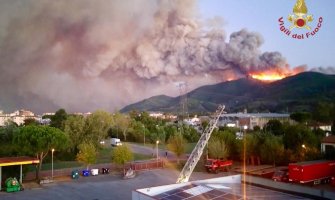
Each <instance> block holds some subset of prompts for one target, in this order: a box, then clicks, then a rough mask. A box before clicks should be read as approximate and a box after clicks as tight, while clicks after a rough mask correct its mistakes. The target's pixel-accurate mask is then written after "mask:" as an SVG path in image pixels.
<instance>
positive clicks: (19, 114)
mask: <svg viewBox="0 0 335 200" xmlns="http://www.w3.org/2000/svg"><path fill="white" fill-rule="evenodd" d="M25 119H35V120H36V121H40V120H41V117H39V116H35V114H34V113H33V112H31V111H28V110H17V111H15V112H13V113H10V114H5V113H3V112H0V126H5V124H6V123H7V122H9V121H12V122H15V123H16V124H17V125H22V124H24V120H25Z"/></svg>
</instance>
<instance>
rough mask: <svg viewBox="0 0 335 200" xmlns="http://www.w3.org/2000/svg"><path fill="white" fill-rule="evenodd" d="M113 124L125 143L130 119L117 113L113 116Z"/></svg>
mask: <svg viewBox="0 0 335 200" xmlns="http://www.w3.org/2000/svg"><path fill="white" fill-rule="evenodd" d="M113 119H114V124H115V126H116V127H117V129H120V130H121V131H122V134H123V138H124V140H125V141H127V131H128V128H129V126H130V123H131V121H130V118H129V117H128V116H126V115H124V114H121V113H119V112H117V113H115V114H114V117H113Z"/></svg>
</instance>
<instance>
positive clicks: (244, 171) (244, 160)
mask: <svg viewBox="0 0 335 200" xmlns="http://www.w3.org/2000/svg"><path fill="white" fill-rule="evenodd" d="M247 129H248V126H247V125H244V126H243V130H244V131H243V179H244V184H243V199H246V196H247V190H246V185H245V184H246V183H245V181H246V179H245V178H246V147H247V141H246V139H247V137H246V130H247Z"/></svg>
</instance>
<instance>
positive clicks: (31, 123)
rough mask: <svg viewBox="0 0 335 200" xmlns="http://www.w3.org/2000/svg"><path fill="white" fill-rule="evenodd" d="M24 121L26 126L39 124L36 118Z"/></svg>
mask: <svg viewBox="0 0 335 200" xmlns="http://www.w3.org/2000/svg"><path fill="white" fill-rule="evenodd" d="M23 121H24V125H25V126H28V125H38V122H37V121H36V120H35V119H34V118H27V119H24V120H23Z"/></svg>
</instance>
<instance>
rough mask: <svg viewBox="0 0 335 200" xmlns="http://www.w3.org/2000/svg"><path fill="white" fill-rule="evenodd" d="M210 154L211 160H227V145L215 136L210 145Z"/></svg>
mask: <svg viewBox="0 0 335 200" xmlns="http://www.w3.org/2000/svg"><path fill="white" fill-rule="evenodd" d="M208 153H209V156H210V158H216V159H224V160H225V159H226V158H227V157H228V154H229V151H228V148H227V145H226V144H225V142H224V141H223V140H221V137H220V136H217V135H214V136H213V137H211V139H210V141H209V143H208Z"/></svg>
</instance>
